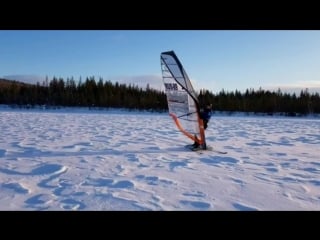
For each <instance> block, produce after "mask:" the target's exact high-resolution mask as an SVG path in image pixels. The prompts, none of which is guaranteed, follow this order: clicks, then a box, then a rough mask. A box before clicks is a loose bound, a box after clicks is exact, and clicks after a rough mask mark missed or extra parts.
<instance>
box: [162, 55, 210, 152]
mask: <svg viewBox="0 0 320 240" xmlns="http://www.w3.org/2000/svg"><path fill="white" fill-rule="evenodd" d="M160 59H161V70H162V79H163V83H164V87H165V93H166V96H167V102H168V108H169V115H170V116H171V117H172V118H173V120H174V122H175V124H176V125H177V127H178V129H179V130H180V131H181V132H182V133H183V134H184V135H186V136H187V137H189V138H190V139H192V140H193V141H196V142H198V143H199V144H201V145H203V146H204V147H206V141H205V134H204V127H203V121H202V119H201V118H200V105H199V100H198V97H197V94H196V92H195V91H194V89H193V87H192V84H191V81H190V79H189V77H188V75H187V73H186V71H185V70H184V68H183V66H182V64H181V62H180V61H179V59H178V57H177V56H176V54H175V53H174V51H168V52H162V53H161V57H160Z"/></svg>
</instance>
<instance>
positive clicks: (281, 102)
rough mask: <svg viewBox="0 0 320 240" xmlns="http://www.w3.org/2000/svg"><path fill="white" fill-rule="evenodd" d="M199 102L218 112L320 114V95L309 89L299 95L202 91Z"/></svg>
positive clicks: (268, 92)
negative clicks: (210, 104) (209, 105)
mask: <svg viewBox="0 0 320 240" xmlns="http://www.w3.org/2000/svg"><path fill="white" fill-rule="evenodd" d="M199 100H200V102H202V103H206V102H211V103H213V108H214V110H216V111H227V112H230V113H232V112H254V113H266V114H268V115H273V114H275V113H281V114H284V115H287V116H296V115H307V114H313V113H317V114H318V113H320V95H319V93H312V94H311V93H309V91H308V89H304V90H301V92H300V94H299V95H296V94H295V93H292V94H289V93H283V92H281V90H280V89H278V91H268V90H267V91H265V90H262V89H261V88H260V89H258V90H256V91H255V90H254V89H247V90H246V91H245V92H244V93H241V92H240V91H237V90H236V91H235V92H233V91H232V92H226V91H224V90H222V91H220V93H219V94H216V95H215V94H213V93H212V92H210V91H208V90H205V89H204V90H201V91H200V94H199Z"/></svg>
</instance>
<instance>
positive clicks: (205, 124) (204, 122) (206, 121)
mask: <svg viewBox="0 0 320 240" xmlns="http://www.w3.org/2000/svg"><path fill="white" fill-rule="evenodd" d="M203 127H204V130H206V129H207V127H208V120H206V119H203Z"/></svg>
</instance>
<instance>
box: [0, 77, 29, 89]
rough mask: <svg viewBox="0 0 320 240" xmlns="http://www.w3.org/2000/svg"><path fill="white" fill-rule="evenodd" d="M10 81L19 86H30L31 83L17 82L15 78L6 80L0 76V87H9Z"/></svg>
mask: <svg viewBox="0 0 320 240" xmlns="http://www.w3.org/2000/svg"><path fill="white" fill-rule="evenodd" d="M12 83H15V84H17V85H20V86H31V85H32V84H28V83H24V82H19V81H16V80H8V79H4V78H0V88H7V87H10V86H11V84H12Z"/></svg>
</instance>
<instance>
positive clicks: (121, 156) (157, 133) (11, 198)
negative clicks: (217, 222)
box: [0, 106, 320, 211]
mask: <svg viewBox="0 0 320 240" xmlns="http://www.w3.org/2000/svg"><path fill="white" fill-rule="evenodd" d="M17 119H19V121H17ZM128 122H130V124H128ZM315 129H320V121H319V118H289V117H257V116H255V117H253V116H245V117H244V116H237V115H232V116H223V115H214V116H213V117H212V118H211V120H210V122H209V127H208V128H207V130H206V142H207V144H208V145H209V146H211V147H213V148H214V149H216V150H221V151H227V154H219V153H217V152H214V151H209V150H208V151H201V152H194V151H191V150H189V149H187V148H186V147H185V146H186V145H187V144H191V143H192V141H191V140H190V139H188V138H186V137H185V135H183V134H182V133H181V132H180V131H179V130H178V128H177V127H176V126H175V124H174V122H173V120H172V118H171V117H170V116H169V114H168V113H161V114H160V113H147V112H126V111H119V110H110V111H108V112H107V111H105V110H104V111H99V110H96V111H94V110H92V111H89V110H86V109H75V108H72V109H67V108H64V109H60V110H41V109H33V110H19V109H10V108H5V107H4V106H1V107H0V131H1V133H2V134H1V135H0V159H1V165H0V210H2V211H3V210H9V211H12V210H22V211H46V210H47V211H50V210H58V211H77V210H78V211H86V210H94V211H110V210H130V211H162V210H164V211H171V210H177V211H221V210H226V211H257V210H258V211H269V210H275V211H278V210H283V211H286V210H297V211H301V210H304V211H319V210H320V178H319V177H320V161H319V144H320V135H319V131H315Z"/></svg>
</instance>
